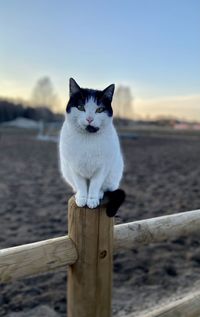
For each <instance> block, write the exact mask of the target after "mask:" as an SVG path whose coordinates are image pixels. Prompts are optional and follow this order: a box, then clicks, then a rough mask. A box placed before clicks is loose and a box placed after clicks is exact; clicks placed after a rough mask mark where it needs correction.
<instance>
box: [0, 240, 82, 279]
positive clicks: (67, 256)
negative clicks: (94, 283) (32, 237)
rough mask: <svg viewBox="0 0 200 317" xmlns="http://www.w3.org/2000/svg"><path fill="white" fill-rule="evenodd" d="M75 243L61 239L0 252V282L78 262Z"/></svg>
mask: <svg viewBox="0 0 200 317" xmlns="http://www.w3.org/2000/svg"><path fill="white" fill-rule="evenodd" d="M77 257H78V256H77V252H76V248H75V246H74V243H73V241H72V240H71V239H70V238H69V237H68V236H64V237H59V238H54V239H49V240H44V241H40V242H35V243H29V244H25V245H21V246H17V247H13V248H8V249H3V250H0V282H3V283H6V282H9V281H11V280H14V279H17V278H22V277H27V276H31V275H34V274H40V273H44V272H48V271H51V270H53V269H58V268H61V267H65V266H66V265H70V264H73V263H74V262H75V261H76V260H77Z"/></svg>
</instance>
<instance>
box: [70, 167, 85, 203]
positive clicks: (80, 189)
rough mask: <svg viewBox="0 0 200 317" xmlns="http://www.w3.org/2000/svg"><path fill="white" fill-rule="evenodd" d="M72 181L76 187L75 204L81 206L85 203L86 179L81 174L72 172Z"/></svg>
mask: <svg viewBox="0 0 200 317" xmlns="http://www.w3.org/2000/svg"><path fill="white" fill-rule="evenodd" d="M73 181H74V183H75V187H76V195H75V200H76V204H77V206H79V207H83V206H85V205H86V204H87V192H88V189H87V180H86V179H84V178H83V177H82V176H80V175H78V174H76V173H73Z"/></svg>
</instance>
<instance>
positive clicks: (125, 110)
mask: <svg viewBox="0 0 200 317" xmlns="http://www.w3.org/2000/svg"><path fill="white" fill-rule="evenodd" d="M113 108H114V114H115V116H116V117H119V118H128V119H133V116H134V112H133V97H132V94H131V89H130V87H128V86H119V87H118V88H117V89H116V92H115V94H114V99H113Z"/></svg>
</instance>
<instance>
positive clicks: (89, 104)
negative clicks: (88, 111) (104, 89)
mask: <svg viewBox="0 0 200 317" xmlns="http://www.w3.org/2000/svg"><path fill="white" fill-rule="evenodd" d="M97 106H98V105H97V100H96V99H95V98H94V97H92V96H91V97H89V99H87V100H86V102H85V107H87V108H92V107H97Z"/></svg>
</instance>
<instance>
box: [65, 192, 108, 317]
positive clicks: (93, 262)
mask: <svg viewBox="0 0 200 317" xmlns="http://www.w3.org/2000/svg"><path fill="white" fill-rule="evenodd" d="M68 225H69V229H68V231H69V236H70V238H71V239H72V240H73V241H74V243H75V245H76V248H77V251H78V255H79V256H78V260H77V261H76V263H74V264H73V265H72V266H70V267H69V272H68V296H67V300H68V317H111V295H112V270H113V268H112V264H113V260H112V259H113V218H108V217H107V215H106V212H105V206H100V207H99V208H96V209H93V210H91V209H89V208H79V207H77V206H76V204H75V201H74V198H73V197H72V198H71V199H70V201H69V207H68Z"/></svg>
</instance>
